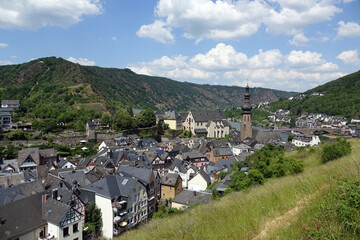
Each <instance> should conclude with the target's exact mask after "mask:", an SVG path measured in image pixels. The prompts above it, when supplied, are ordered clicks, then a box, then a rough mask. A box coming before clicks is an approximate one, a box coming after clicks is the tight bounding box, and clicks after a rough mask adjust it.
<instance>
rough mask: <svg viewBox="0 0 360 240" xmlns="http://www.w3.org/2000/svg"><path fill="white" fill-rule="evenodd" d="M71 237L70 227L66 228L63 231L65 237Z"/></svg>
mask: <svg viewBox="0 0 360 240" xmlns="http://www.w3.org/2000/svg"><path fill="white" fill-rule="evenodd" d="M67 236H69V227H66V228H64V230H63V237H67Z"/></svg>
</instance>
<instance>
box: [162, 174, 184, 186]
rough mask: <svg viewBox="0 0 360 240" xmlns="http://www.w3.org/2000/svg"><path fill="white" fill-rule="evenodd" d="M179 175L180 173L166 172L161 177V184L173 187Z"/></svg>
mask: <svg viewBox="0 0 360 240" xmlns="http://www.w3.org/2000/svg"><path fill="white" fill-rule="evenodd" d="M179 177H180V175H179V174H176V173H166V174H165V175H164V176H162V177H161V185H167V186H171V187H175V185H176V182H177V179H178V178H179ZM180 179H181V178H180Z"/></svg>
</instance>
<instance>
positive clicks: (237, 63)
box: [128, 43, 346, 91]
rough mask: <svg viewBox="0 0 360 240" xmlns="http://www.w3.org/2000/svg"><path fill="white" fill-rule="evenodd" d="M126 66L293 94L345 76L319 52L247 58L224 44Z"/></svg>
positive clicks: (177, 77) (264, 53) (183, 78)
mask: <svg viewBox="0 0 360 240" xmlns="http://www.w3.org/2000/svg"><path fill="white" fill-rule="evenodd" d="M128 67H129V68H130V69H132V70H133V71H134V72H136V73H140V74H146V75H152V76H163V77H168V78H171V79H174V80H179V81H190V82H196V83H203V84H204V83H209V84H214V83H216V84H220V85H238V86H245V84H246V82H247V81H249V83H250V85H251V86H253V87H254V86H256V87H267V88H275V89H283V90H293V91H305V90H307V89H309V88H312V87H313V86H316V85H319V84H323V83H325V82H327V81H330V80H335V79H337V78H339V77H341V76H344V75H346V73H343V72H339V71H338V66H337V65H336V64H334V63H332V62H329V61H327V60H326V59H324V58H323V57H322V54H321V53H318V52H310V51H306V52H303V51H291V52H290V53H288V54H283V53H281V51H280V50H279V49H271V50H266V51H264V50H261V49H260V50H259V52H258V54H255V55H253V56H247V55H246V54H244V53H242V52H240V51H237V50H236V49H235V48H234V47H233V46H231V45H227V44H224V43H219V44H217V45H216V46H215V47H214V48H212V49H210V50H209V51H207V52H206V53H198V54H196V55H194V56H183V55H177V56H174V57H169V56H163V57H161V58H158V59H154V60H153V61H150V62H140V63H136V64H132V65H130V66H128Z"/></svg>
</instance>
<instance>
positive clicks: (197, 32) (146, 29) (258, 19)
mask: <svg viewBox="0 0 360 240" xmlns="http://www.w3.org/2000/svg"><path fill="white" fill-rule="evenodd" d="M341 11H342V10H341V9H340V8H338V7H336V6H335V5H334V1H331V0H302V1H298V0H269V1H263V0H239V1H229V0H217V1H213V0H191V1H178V0H159V2H158V4H157V6H156V8H155V15H156V18H157V19H156V20H155V21H154V23H152V24H150V25H143V26H142V27H141V28H140V29H139V31H138V36H139V37H148V38H152V39H155V40H156V41H160V42H165V43H167V42H168V40H169V39H170V40H171V41H173V39H174V36H173V35H172V34H171V30H174V29H175V28H177V29H181V30H183V31H184V33H183V36H184V37H186V38H189V39H195V40H196V42H199V41H201V40H203V39H213V40H218V41H225V40H237V39H241V38H245V37H249V36H251V35H253V34H255V33H256V32H257V31H258V30H259V28H260V26H261V25H265V26H266V31H267V32H268V33H271V34H284V35H296V34H301V33H302V32H303V29H304V28H305V27H307V26H309V25H311V24H315V23H319V22H324V21H329V20H331V18H332V17H333V16H334V15H335V14H336V13H339V12H341ZM151 29H154V30H157V31H154V32H152V31H150V30H151ZM158 29H162V30H161V31H159V30H158ZM304 41H306V39H305V36H304V35H298V36H297V37H295V38H294V39H293V40H292V43H293V45H296V44H303V43H304Z"/></svg>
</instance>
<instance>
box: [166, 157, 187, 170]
mask: <svg viewBox="0 0 360 240" xmlns="http://www.w3.org/2000/svg"><path fill="white" fill-rule="evenodd" d="M184 164H185V162H184V161H183V160H180V159H177V158H175V160H174V161H173V163H172V164H171V166H170V167H169V169H170V170H171V171H174V169H175V167H177V168H178V169H179V171H180V172H181V173H186V172H187V170H186V168H185V166H184Z"/></svg>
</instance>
